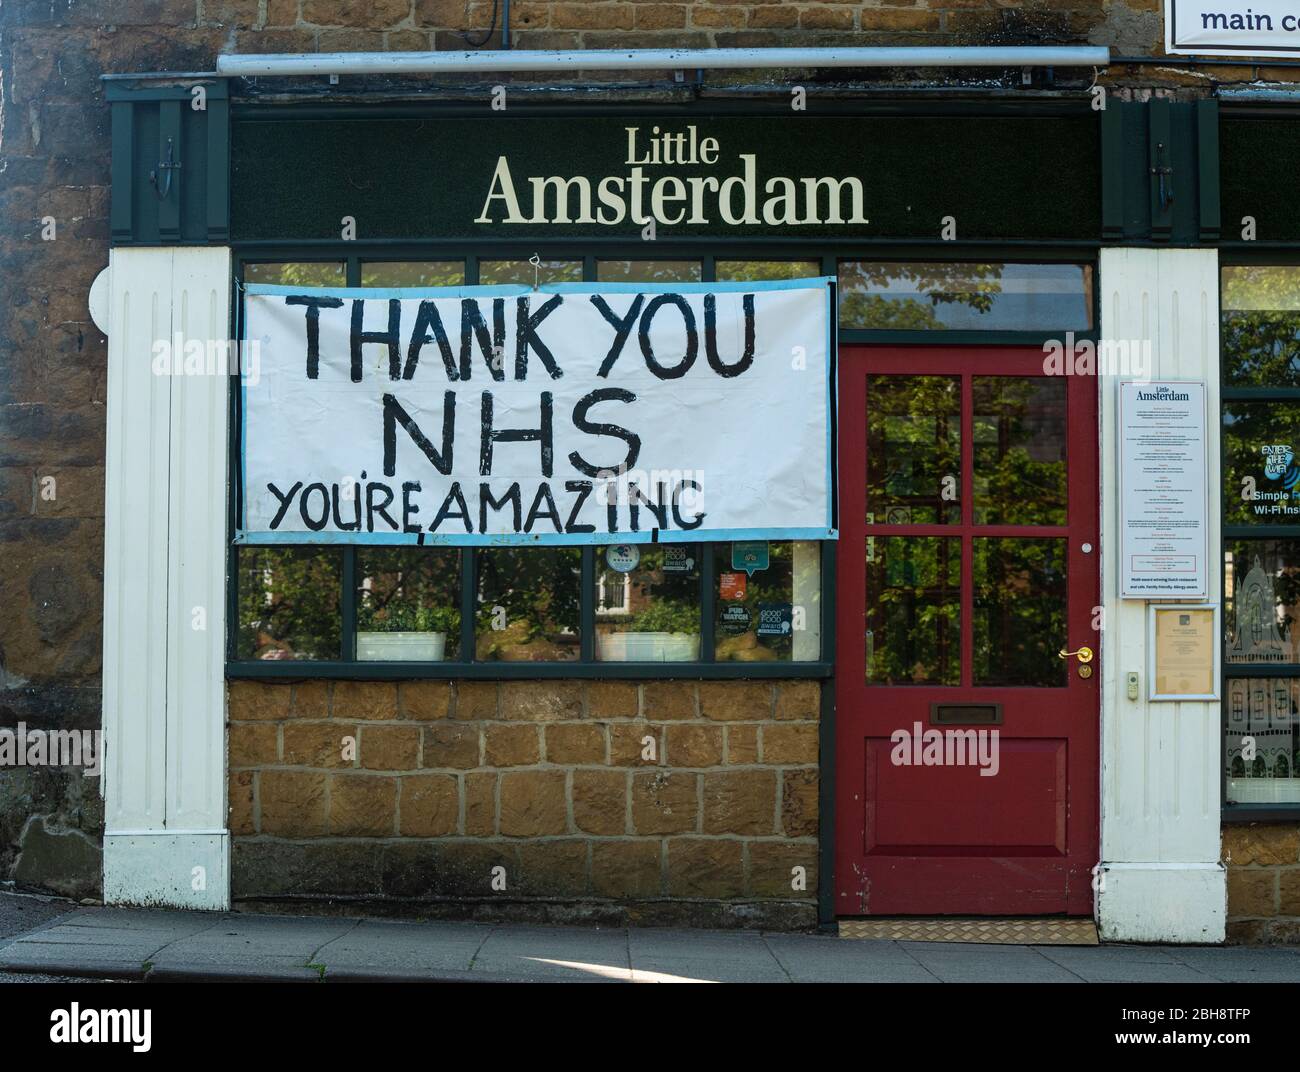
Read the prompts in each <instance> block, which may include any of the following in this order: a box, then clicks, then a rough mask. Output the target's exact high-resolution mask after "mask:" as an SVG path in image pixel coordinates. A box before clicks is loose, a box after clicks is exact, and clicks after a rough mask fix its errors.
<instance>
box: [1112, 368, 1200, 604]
mask: <svg viewBox="0 0 1300 1072" xmlns="http://www.w3.org/2000/svg"><path fill="white" fill-rule="evenodd" d="M1119 391H1120V405H1119V414H1120V428H1119V434H1120V442H1119V471H1120V541H1121V544H1120V554H1121V560H1120V594H1121V595H1122V596H1127V597H1134V598H1165V599H1169V598H1173V599H1193V598H1200V599H1205V598H1207V597H1208V595H1209V566H1210V562H1209V552H1210V545H1209V526H1208V524H1207V518H1208V513H1209V506H1208V503H1209V487H1208V485H1207V484H1206V473H1207V470H1206V439H1205V385H1204V384H1203V383H1199V382H1187V381H1181V380H1157V381H1155V382H1152V383H1134V382H1129V381H1125V382H1121V383H1120V385H1119Z"/></svg>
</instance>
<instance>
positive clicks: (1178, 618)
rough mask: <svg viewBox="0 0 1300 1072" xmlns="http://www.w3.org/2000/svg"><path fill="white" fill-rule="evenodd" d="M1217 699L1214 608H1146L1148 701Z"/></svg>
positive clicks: (1216, 612) (1196, 605)
mask: <svg viewBox="0 0 1300 1072" xmlns="http://www.w3.org/2000/svg"><path fill="white" fill-rule="evenodd" d="M1218 698H1219V607H1218V604H1216V603H1166V604H1158V603H1154V604H1150V605H1148V607H1147V699H1148V700H1217V699H1218Z"/></svg>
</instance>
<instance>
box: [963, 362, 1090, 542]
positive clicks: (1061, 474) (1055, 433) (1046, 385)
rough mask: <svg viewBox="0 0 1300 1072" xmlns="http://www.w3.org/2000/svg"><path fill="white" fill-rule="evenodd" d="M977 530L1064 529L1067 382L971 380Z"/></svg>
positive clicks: (999, 378)
mask: <svg viewBox="0 0 1300 1072" xmlns="http://www.w3.org/2000/svg"><path fill="white" fill-rule="evenodd" d="M972 386H973V393H974V400H973V401H974V410H975V413H974V420H973V424H972V428H971V434H972V437H973V438H974V440H975V443H974V447H973V449H974V452H975V455H974V462H975V473H974V487H973V493H974V494H973V498H974V502H973V504H972V506H973V509H974V519H975V524H977V525H1064V524H1065V503H1066V486H1065V380H1064V379H1062V378H1059V377H1051V378H1049V377H1029V376H976V377H974V380H973V384H972Z"/></svg>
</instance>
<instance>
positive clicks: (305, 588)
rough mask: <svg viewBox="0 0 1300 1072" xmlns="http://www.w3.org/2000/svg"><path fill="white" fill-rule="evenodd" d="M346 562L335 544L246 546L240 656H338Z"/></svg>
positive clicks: (241, 562)
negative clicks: (329, 546) (343, 566)
mask: <svg viewBox="0 0 1300 1072" xmlns="http://www.w3.org/2000/svg"><path fill="white" fill-rule="evenodd" d="M342 562H343V556H342V553H341V552H340V551H338V550H336V549H335V548H307V547H288V548H281V547H244V548H241V549H240V551H239V575H238V577H237V579H236V585H237V589H238V602H239V623H238V628H237V631H236V642H235V657H236V658H237V659H254V660H259V661H260V660H268V659H274V660H279V659H311V660H323V659H337V658H338V657H339V654H340V651H341V648H342V637H343V629H342V624H343V617H342V614H341V613H340V607H339V592H340V589H341V586H342V579H343V572H342Z"/></svg>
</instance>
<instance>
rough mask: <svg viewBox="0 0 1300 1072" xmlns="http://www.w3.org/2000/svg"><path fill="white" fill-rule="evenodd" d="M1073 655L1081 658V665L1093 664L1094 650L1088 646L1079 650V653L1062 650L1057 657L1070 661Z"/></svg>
mask: <svg viewBox="0 0 1300 1072" xmlns="http://www.w3.org/2000/svg"><path fill="white" fill-rule="evenodd" d="M1071 655H1077V656H1078V658H1079V662H1081V663H1090V662H1092V648H1090V647H1088V646H1087V645H1086V644H1085V645H1084V646H1083V647H1082V648H1079V649H1078V650H1077V651H1066V650H1065V649H1064V648H1062V649H1061V650H1060V651H1058V652H1057V653H1056V656H1057V658H1059V659H1068V658H1069V657H1070V656H1071Z"/></svg>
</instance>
